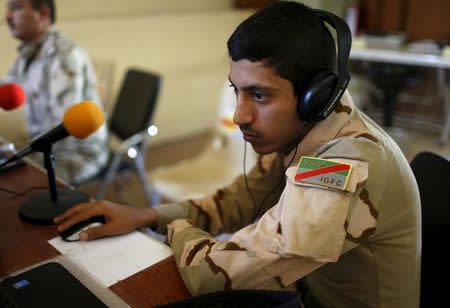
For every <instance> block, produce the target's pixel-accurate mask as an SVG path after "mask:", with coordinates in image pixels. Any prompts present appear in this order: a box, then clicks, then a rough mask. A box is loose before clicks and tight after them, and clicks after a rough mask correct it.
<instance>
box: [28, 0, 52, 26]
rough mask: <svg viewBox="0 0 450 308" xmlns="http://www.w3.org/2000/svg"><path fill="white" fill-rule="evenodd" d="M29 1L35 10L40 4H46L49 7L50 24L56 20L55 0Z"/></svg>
mask: <svg viewBox="0 0 450 308" xmlns="http://www.w3.org/2000/svg"><path fill="white" fill-rule="evenodd" d="M30 1H31V6H32V7H33V9H35V10H37V9H39V8H40V7H41V6H42V5H46V6H48V8H49V9H50V21H51V23H52V24H54V23H55V20H56V8H55V1H53V0H30Z"/></svg>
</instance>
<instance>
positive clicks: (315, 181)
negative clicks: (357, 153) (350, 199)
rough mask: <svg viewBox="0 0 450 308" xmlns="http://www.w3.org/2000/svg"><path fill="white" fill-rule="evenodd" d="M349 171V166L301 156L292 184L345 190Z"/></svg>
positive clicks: (350, 168) (350, 167)
mask: <svg viewBox="0 0 450 308" xmlns="http://www.w3.org/2000/svg"><path fill="white" fill-rule="evenodd" d="M351 171H352V165H350V164H345V163H341V162H337V161H333V160H329V159H322V158H316V157H308V156H302V157H301V158H300V162H299V163H298V167H297V171H296V172H295V174H294V183H297V184H300V183H305V184H310V185H314V186H322V187H329V188H333V189H338V190H345V187H346V186H347V181H348V178H349V176H350V173H351Z"/></svg>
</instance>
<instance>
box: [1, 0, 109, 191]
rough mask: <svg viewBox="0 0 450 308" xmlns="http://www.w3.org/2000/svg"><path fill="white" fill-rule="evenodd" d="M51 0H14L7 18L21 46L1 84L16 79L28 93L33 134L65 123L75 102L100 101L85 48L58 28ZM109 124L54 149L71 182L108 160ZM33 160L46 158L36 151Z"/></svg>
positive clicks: (58, 164) (58, 170)
mask: <svg viewBox="0 0 450 308" xmlns="http://www.w3.org/2000/svg"><path fill="white" fill-rule="evenodd" d="M55 14H56V11H55V5H54V1H52V0H46V1H44V0H9V1H8V3H7V10H6V21H7V23H8V25H9V27H10V29H11V33H12V34H13V35H14V36H15V37H16V38H17V39H19V40H20V41H22V45H21V46H20V47H19V49H18V56H17V58H16V60H15V62H14V64H13V66H12V68H11V70H10V71H9V73H8V74H7V75H6V77H5V78H4V80H2V82H16V83H19V84H20V85H22V87H23V88H24V90H25V92H26V96H27V100H26V103H25V119H26V126H27V130H28V134H29V136H30V138H34V137H36V136H38V135H40V134H42V133H44V132H46V131H48V130H50V129H51V128H53V127H54V126H56V125H58V124H60V123H61V122H62V119H63V115H64V112H65V111H66V110H67V108H69V107H70V106H71V105H73V104H76V103H78V102H81V101H84V100H91V101H93V102H96V103H99V104H100V98H99V95H98V92H97V82H96V76H95V72H94V69H93V66H92V64H91V61H90V59H89V57H88V55H87V54H86V52H85V51H84V50H82V49H81V48H80V47H78V46H77V45H76V44H75V43H74V42H72V41H70V40H68V39H67V38H65V37H63V36H62V35H61V34H60V33H59V32H58V31H57V30H56V29H55V28H54V26H53V24H54V22H55ZM106 139H107V131H106V126H105V125H104V126H103V127H102V128H101V129H100V130H99V131H98V132H97V133H95V134H94V135H92V136H90V137H89V138H88V139H86V140H82V141H81V140H77V139H75V138H74V137H69V138H66V139H65V140H62V141H60V142H58V143H56V144H55V145H54V147H53V153H54V155H55V160H56V173H57V175H58V176H59V177H60V178H62V179H64V180H66V181H68V182H70V183H73V182H79V181H83V179H86V178H88V177H90V176H91V175H93V174H96V173H97V172H98V170H99V168H101V167H103V166H104V164H105V163H106V162H107V159H108V151H107V148H106ZM34 159H36V160H37V161H42V155H41V154H40V153H36V155H34Z"/></svg>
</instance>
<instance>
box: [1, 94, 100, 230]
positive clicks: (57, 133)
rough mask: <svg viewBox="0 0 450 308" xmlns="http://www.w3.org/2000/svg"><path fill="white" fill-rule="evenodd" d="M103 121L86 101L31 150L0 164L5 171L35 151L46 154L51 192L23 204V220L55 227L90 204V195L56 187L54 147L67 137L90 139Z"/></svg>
mask: <svg viewBox="0 0 450 308" xmlns="http://www.w3.org/2000/svg"><path fill="white" fill-rule="evenodd" d="M103 121H104V117H103V112H102V110H101V109H100V107H98V106H97V105H96V104H94V103H93V102H90V101H84V102H81V103H78V104H76V105H73V106H72V107H70V108H69V109H67V110H66V112H65V113H64V119H63V122H62V123H61V124H60V125H58V126H56V127H55V128H53V129H51V130H50V131H48V132H46V133H44V134H42V135H40V136H38V137H36V139H34V140H33V141H31V143H30V145H29V146H28V147H26V148H24V149H22V150H20V151H19V152H17V153H16V154H15V155H14V156H13V157H11V158H10V159H9V160H7V161H6V162H5V163H3V164H1V165H0V168H1V166H3V165H5V164H8V163H9V162H11V161H13V160H17V159H20V158H21V157H23V156H25V155H27V154H29V153H31V152H34V151H39V152H42V153H43V155H44V166H45V168H46V169H47V177H48V184H49V190H50V193H47V192H37V193H35V194H33V195H32V196H31V197H30V198H29V199H28V200H26V201H25V202H24V203H22V205H21V206H20V208H19V217H20V218H21V219H22V220H23V221H25V222H28V223H32V224H44V225H49V224H53V218H55V216H57V215H59V214H61V213H63V212H65V211H66V210H68V209H69V208H71V207H72V206H74V205H75V204H79V203H85V202H89V200H90V196H89V195H88V194H86V193H83V192H80V191H76V190H71V189H62V188H57V187H56V180H55V171H54V160H53V154H52V146H53V144H54V143H55V142H58V141H59V140H61V139H63V138H65V137H67V136H73V137H75V138H77V139H83V138H86V137H88V136H89V135H91V134H92V133H94V132H95V131H96V130H98V129H99V128H100V126H102V124H103Z"/></svg>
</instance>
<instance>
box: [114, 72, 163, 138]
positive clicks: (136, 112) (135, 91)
mask: <svg viewBox="0 0 450 308" xmlns="http://www.w3.org/2000/svg"><path fill="white" fill-rule="evenodd" d="M160 87H161V76H160V75H159V74H156V73H153V72H148V71H142V70H138V69H129V70H128V71H127V72H126V75H125V77H124V79H123V81H122V86H121V88H120V92H119V95H118V98H117V100H116V105H115V106H114V110H113V113H112V115H111V118H110V121H109V129H110V132H112V133H114V134H115V135H117V136H118V137H119V138H121V139H123V140H125V139H128V138H129V137H131V136H133V135H135V134H138V133H140V132H142V131H143V130H145V129H147V127H148V126H149V125H150V124H151V122H152V117H153V112H154V110H155V107H156V102H157V100H158V95H159V91H160Z"/></svg>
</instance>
